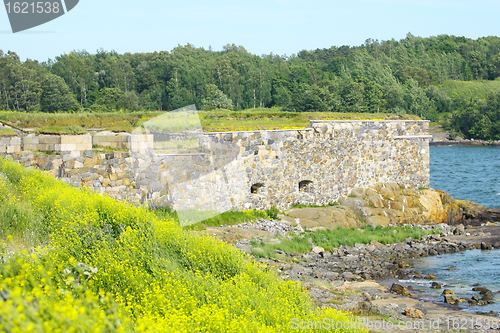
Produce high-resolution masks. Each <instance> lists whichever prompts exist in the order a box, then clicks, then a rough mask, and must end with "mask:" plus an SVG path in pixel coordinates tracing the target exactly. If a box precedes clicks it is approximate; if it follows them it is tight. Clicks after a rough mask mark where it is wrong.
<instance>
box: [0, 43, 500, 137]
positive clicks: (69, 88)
mask: <svg viewBox="0 0 500 333" xmlns="http://www.w3.org/2000/svg"><path fill="white" fill-rule="evenodd" d="M499 77H500V38H499V37H484V38H479V39H477V40H473V39H468V38H465V37H455V36H448V35H440V36H437V37H430V38H421V37H415V36H413V35H411V34H408V35H407V37H406V38H404V39H402V40H400V41H396V40H394V39H393V40H387V41H381V42H380V41H378V40H372V39H368V40H366V42H365V43H364V44H363V45H360V46H354V47H350V46H342V47H335V46H333V47H331V48H329V49H317V50H314V51H300V52H299V53H298V54H297V55H292V56H290V57H287V56H279V55H274V54H269V55H262V56H258V55H253V54H251V53H249V52H247V51H246V50H245V49H244V48H243V47H242V46H236V45H234V44H233V45H226V46H225V47H224V48H223V50H222V51H218V52H215V51H212V50H205V49H203V48H196V47H194V46H192V45H189V44H188V45H186V46H178V47H176V48H175V49H174V50H172V51H171V52H167V51H161V52H154V53H136V54H130V53H126V54H118V53H116V52H114V51H111V52H107V51H104V50H99V51H97V53H96V54H90V53H88V52H86V51H74V52H71V53H69V54H64V55H61V56H58V57H56V58H55V59H54V60H49V61H47V62H37V61H33V60H27V61H25V62H21V61H20V58H19V57H18V55H17V54H16V53H14V52H10V51H9V52H7V53H3V52H2V51H0V109H1V110H16V111H26V112H33V111H43V112H56V111H82V110H86V111H90V112H93V111H108V110H109V111H114V110H125V111H135V110H142V111H148V110H164V111H168V110H174V109H177V108H179V107H183V106H186V105H190V104H196V106H197V107H198V108H199V109H204V110H210V109H215V108H225V109H232V110H241V109H248V108H256V107H259V108H260V107H279V108H281V110H286V111H298V112H304V111H334V112H351V113H352V112H389V113H396V114H415V115H418V116H421V117H424V118H427V119H430V120H432V121H439V122H440V123H441V124H443V125H444V127H445V128H446V129H448V130H452V131H454V132H455V133H457V134H460V135H462V136H464V137H466V138H479V139H487V140H499V139H500V79H499Z"/></svg>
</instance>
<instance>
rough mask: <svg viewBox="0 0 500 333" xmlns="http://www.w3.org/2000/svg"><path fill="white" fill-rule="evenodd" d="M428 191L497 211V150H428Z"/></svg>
mask: <svg viewBox="0 0 500 333" xmlns="http://www.w3.org/2000/svg"><path fill="white" fill-rule="evenodd" d="M430 154H431V161H430V169H431V187H432V188H434V189H438V190H443V191H446V192H448V193H449V194H451V196H452V197H453V198H455V199H462V200H471V201H474V202H476V203H478V204H480V205H483V206H486V207H487V208H500V147H457V146H447V147H430Z"/></svg>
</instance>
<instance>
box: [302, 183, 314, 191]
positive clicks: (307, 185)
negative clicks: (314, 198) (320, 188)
mask: <svg viewBox="0 0 500 333" xmlns="http://www.w3.org/2000/svg"><path fill="white" fill-rule="evenodd" d="M312 185H313V182H312V181H310V180H303V181H301V182H300V183H299V191H300V192H311V190H312Z"/></svg>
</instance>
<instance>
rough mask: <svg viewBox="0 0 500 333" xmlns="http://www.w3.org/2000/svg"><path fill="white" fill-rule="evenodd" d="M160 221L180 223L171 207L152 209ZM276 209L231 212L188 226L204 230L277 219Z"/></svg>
mask: <svg viewBox="0 0 500 333" xmlns="http://www.w3.org/2000/svg"><path fill="white" fill-rule="evenodd" d="M150 211H151V212H152V213H154V214H155V215H156V216H157V217H158V218H160V219H167V220H173V221H176V222H177V223H179V220H178V218H177V213H176V212H175V211H173V210H172V209H171V208H170V207H160V208H155V209H150ZM275 214H276V215H277V213H276V209H275V208H274V209H270V210H267V211H264V210H246V211H241V212H240V211H229V212H224V213H222V214H220V215H217V216H214V217H212V218H210V219H208V220H205V221H202V222H199V223H196V224H192V225H189V226H186V227H185V229H188V230H204V229H205V228H206V227H220V226H221V225H224V226H226V225H236V224H241V223H245V222H251V221H255V220H256V219H270V218H277V216H276V215H275Z"/></svg>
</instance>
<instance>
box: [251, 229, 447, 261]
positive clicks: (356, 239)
mask: <svg viewBox="0 0 500 333" xmlns="http://www.w3.org/2000/svg"><path fill="white" fill-rule="evenodd" d="M440 232H441V230H439V229H434V230H430V231H424V230H423V229H422V228H420V227H412V226H404V227H380V226H378V227H376V228H374V227H372V226H371V225H366V226H364V227H362V228H361V229H356V228H351V229H348V228H340V227H339V228H337V229H335V230H331V229H327V230H317V231H306V232H305V233H304V234H303V235H298V236H292V237H290V238H285V237H279V239H280V241H281V242H280V243H279V244H265V243H264V242H259V241H252V242H251V243H252V254H253V255H254V256H256V257H258V258H277V257H278V256H277V253H276V250H280V251H284V252H287V253H290V252H293V253H306V252H309V251H311V250H312V246H311V243H310V241H309V239H312V242H313V244H314V245H315V246H320V247H322V248H324V249H325V250H326V251H331V250H332V249H333V248H336V247H339V246H340V245H347V246H354V245H355V244H356V243H359V244H369V243H370V242H372V241H373V240H375V241H377V242H379V243H382V244H393V243H398V242H402V241H404V240H405V239H407V238H408V237H412V238H413V239H420V238H422V237H423V236H425V235H429V234H433V233H440ZM281 259H283V258H281Z"/></svg>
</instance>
